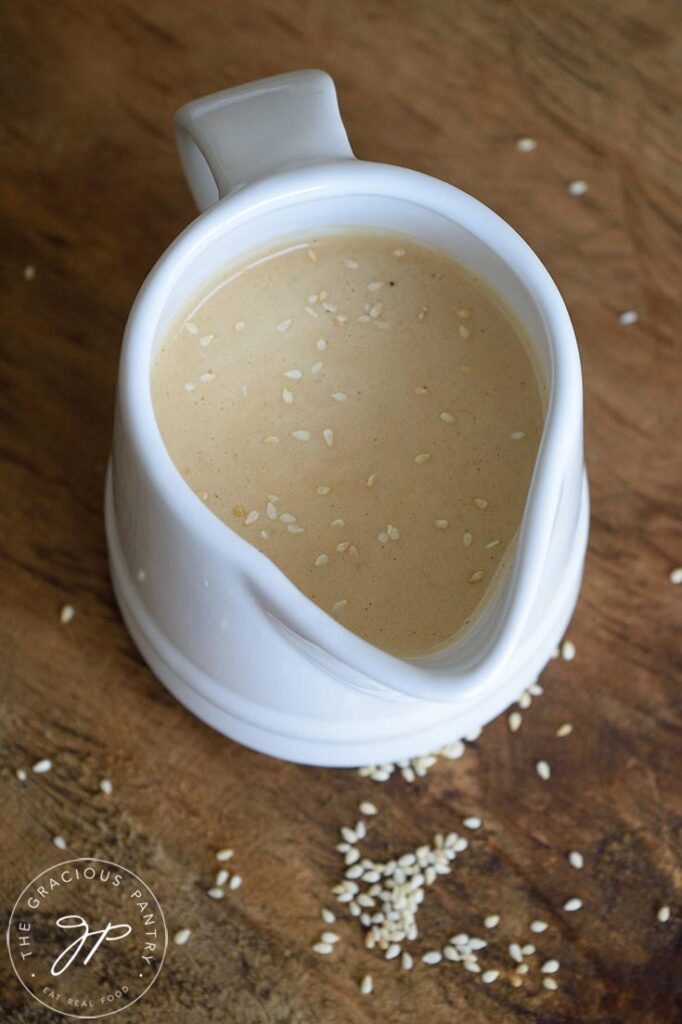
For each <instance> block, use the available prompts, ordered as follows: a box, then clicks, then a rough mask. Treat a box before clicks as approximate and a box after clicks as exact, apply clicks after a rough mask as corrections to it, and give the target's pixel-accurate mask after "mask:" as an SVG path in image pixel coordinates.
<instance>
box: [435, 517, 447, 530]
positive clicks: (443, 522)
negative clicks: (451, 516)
mask: <svg viewBox="0 0 682 1024" xmlns="http://www.w3.org/2000/svg"><path fill="white" fill-rule="evenodd" d="M433 525H434V526H435V527H436V529H437V530H447V528H448V521H447V519H435V520H434V522H433Z"/></svg>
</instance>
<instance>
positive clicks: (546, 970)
mask: <svg viewBox="0 0 682 1024" xmlns="http://www.w3.org/2000/svg"><path fill="white" fill-rule="evenodd" d="M560 966H561V964H560V963H559V961H558V960H545V962H544V964H543V965H542V967H541V968H540V970H541V971H542V973H543V974H556V972H557V971H558V970H559V968H560Z"/></svg>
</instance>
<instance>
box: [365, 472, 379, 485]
mask: <svg viewBox="0 0 682 1024" xmlns="http://www.w3.org/2000/svg"><path fill="white" fill-rule="evenodd" d="M376 479H377V475H376V473H370V475H369V476H368V477H367V486H368V487H374V484H375V483H376Z"/></svg>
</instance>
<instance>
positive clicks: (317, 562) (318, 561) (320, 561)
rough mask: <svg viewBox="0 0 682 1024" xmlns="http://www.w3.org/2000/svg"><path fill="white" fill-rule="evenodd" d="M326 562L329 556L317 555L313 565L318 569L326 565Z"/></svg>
mask: <svg viewBox="0 0 682 1024" xmlns="http://www.w3.org/2000/svg"><path fill="white" fill-rule="evenodd" d="M328 561H329V555H318V556H317V558H316V559H315V565H316V566H318V567H319V566H321V565H326V564H327V562H328Z"/></svg>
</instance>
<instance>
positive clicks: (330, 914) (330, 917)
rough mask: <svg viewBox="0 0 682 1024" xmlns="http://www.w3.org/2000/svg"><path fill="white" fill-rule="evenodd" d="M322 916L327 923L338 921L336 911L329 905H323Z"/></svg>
mask: <svg viewBox="0 0 682 1024" xmlns="http://www.w3.org/2000/svg"><path fill="white" fill-rule="evenodd" d="M320 917H321V918H322V920H323V921H324V923H325V924H334V922H335V921H336V914H335V913H334V911H333V910H330V909H329V907H322V910H321V911H320Z"/></svg>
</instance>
